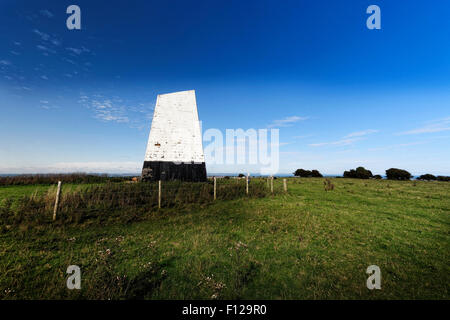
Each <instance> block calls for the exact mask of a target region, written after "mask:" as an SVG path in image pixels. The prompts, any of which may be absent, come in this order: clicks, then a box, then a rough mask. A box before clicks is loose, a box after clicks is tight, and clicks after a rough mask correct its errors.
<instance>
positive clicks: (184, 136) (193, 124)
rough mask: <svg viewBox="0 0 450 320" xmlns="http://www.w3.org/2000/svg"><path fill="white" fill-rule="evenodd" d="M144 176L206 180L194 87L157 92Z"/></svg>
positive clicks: (148, 177) (153, 179)
mask: <svg viewBox="0 0 450 320" xmlns="http://www.w3.org/2000/svg"><path fill="white" fill-rule="evenodd" d="M142 180H143V181H156V180H183V181H206V166H205V157H204V154H203V145H202V135H201V130H200V122H199V119H198V112H197V102H196V99H195V91H194V90H189V91H180V92H174V93H168V94H161V95H158V98H157V100H156V106H155V111H154V113H153V120H152V126H151V129H150V136H149V138H148V144H147V150H146V152H145V160H144V166H143V169H142Z"/></svg>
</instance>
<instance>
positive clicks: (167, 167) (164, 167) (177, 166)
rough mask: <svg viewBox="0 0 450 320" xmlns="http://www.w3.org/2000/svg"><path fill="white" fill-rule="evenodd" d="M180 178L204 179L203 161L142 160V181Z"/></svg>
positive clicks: (185, 179)
mask: <svg viewBox="0 0 450 320" xmlns="http://www.w3.org/2000/svg"><path fill="white" fill-rule="evenodd" d="M158 180H163V181H166V180H181V181H193V182H203V181H206V166H205V163H204V162H203V163H175V162H168V161H144V167H143V168H142V181H158Z"/></svg>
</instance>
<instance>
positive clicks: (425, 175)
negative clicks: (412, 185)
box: [417, 173, 437, 180]
mask: <svg viewBox="0 0 450 320" xmlns="http://www.w3.org/2000/svg"><path fill="white" fill-rule="evenodd" d="M436 179H437V178H436V176H433V175H432V174H429V173H427V174H423V175H421V176H420V177H418V178H417V180H436Z"/></svg>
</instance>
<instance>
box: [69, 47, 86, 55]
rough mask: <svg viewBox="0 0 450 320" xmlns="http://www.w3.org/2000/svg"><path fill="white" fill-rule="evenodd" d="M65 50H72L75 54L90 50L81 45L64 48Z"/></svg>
mask: <svg viewBox="0 0 450 320" xmlns="http://www.w3.org/2000/svg"><path fill="white" fill-rule="evenodd" d="M66 50H68V51H70V52H72V53H74V54H76V55H78V56H79V55H80V54H82V53H88V52H91V50H89V49H88V48H85V47H81V48H70V47H69V48H66Z"/></svg>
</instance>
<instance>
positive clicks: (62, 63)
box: [0, 0, 450, 174]
mask: <svg viewBox="0 0 450 320" xmlns="http://www.w3.org/2000/svg"><path fill="white" fill-rule="evenodd" d="M71 4H77V5H79V6H80V8H81V16H82V22H81V23H82V30H79V31H70V30H68V29H67V28H66V18H67V16H68V15H67V14H66V8H67V6H68V5H71ZM371 4H376V5H378V6H379V7H380V8H381V27H382V29H381V30H368V29H367V28H366V19H367V17H368V16H369V15H368V14H366V8H367V7H368V6H369V5H371ZM449 12H450V2H449V1H444V0H442V1H434V2H430V1H422V0H413V1H380V0H376V1H372V0H371V1H364V0H358V1H356V0H354V1H350V0H346V1H306V0H304V1H261V0H259V1H242V0H241V1H229V0H227V1H210V0H209V1H189V0H183V1H121V2H117V3H116V2H114V4H113V2H111V1H78V0H77V1H63V0H59V1H20V0H19V1H18V0H14V1H9V0H6V1H5V0H2V1H1V2H0V134H1V137H2V138H1V139H0V173H8V172H15V173H21V172H49V171H76V170H83V171H96V172H99V171H101V172H124V171H126V172H130V171H132V172H138V171H139V170H140V167H141V165H142V161H143V158H144V152H145V147H146V143H147V137H148V132H149V128H150V122H151V116H152V111H153V110H152V109H153V107H154V103H155V101H156V95H157V94H159V93H167V92H174V91H181V90H190V89H195V90H196V93H197V103H198V110H199V116H200V119H201V120H202V122H203V128H204V129H208V128H218V129H220V130H225V129H226V128H231V129H234V128H243V129H248V128H255V129H258V128H267V127H279V128H280V142H281V147H280V152H281V157H280V160H281V164H280V172H281V173H286V172H292V170H294V169H296V168H300V167H302V168H307V169H319V170H320V171H321V172H323V173H328V174H336V173H342V171H343V170H347V169H350V168H354V167H356V166H359V165H362V166H365V167H367V168H369V169H371V170H372V171H373V172H377V173H383V172H384V170H385V169H387V168H390V167H400V168H404V169H407V170H409V171H411V172H412V173H416V174H417V173H425V172H431V173H435V174H450V161H449V158H450V148H449V147H450V144H449V141H450V140H449V139H450V41H449V40H450V19H449V18H448V14H449ZM304 118H306V119H304ZM301 119H304V120H301ZM207 165H208V163H207ZM208 170H209V172H210V173H213V172H237V171H245V170H247V169H246V168H245V167H239V166H234V167H227V166H211V165H208Z"/></svg>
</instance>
